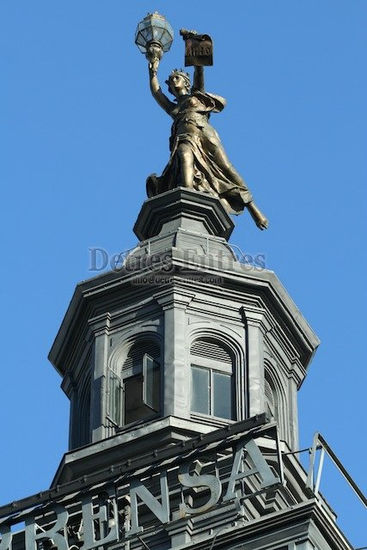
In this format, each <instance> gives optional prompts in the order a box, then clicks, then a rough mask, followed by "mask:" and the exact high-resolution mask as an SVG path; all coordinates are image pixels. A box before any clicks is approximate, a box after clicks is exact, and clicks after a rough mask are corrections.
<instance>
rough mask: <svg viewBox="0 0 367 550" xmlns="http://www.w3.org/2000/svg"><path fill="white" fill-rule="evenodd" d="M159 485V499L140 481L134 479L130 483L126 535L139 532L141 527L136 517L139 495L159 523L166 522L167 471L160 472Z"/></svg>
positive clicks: (167, 501) (167, 503)
mask: <svg viewBox="0 0 367 550" xmlns="http://www.w3.org/2000/svg"><path fill="white" fill-rule="evenodd" d="M160 486H161V501H162V503H160V502H159V500H158V499H157V498H156V497H155V496H154V495H152V493H151V492H150V491H148V489H147V488H146V487H145V486H144V485H142V484H141V483H140V481H134V482H132V483H131V488H130V498H131V529H130V530H129V531H127V532H126V535H135V534H136V533H141V532H142V531H143V527H139V518H138V501H137V497H139V498H140V499H141V500H142V501H143V502H144V504H145V505H146V506H148V508H149V510H150V511H151V512H153V514H154V515H155V516H156V518H158V519H159V521H160V522H161V523H168V522H169V518H170V506H169V494H168V483H167V472H162V473H161V474H160Z"/></svg>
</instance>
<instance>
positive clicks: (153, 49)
mask: <svg viewBox="0 0 367 550" xmlns="http://www.w3.org/2000/svg"><path fill="white" fill-rule="evenodd" d="M162 55H163V49H162V47H161V46H159V45H158V44H151V45H150V46H149V47H148V49H147V53H146V54H145V56H146V58H147V59H148V61H149V69H151V70H152V71H154V72H156V71H157V70H158V66H159V62H160V60H161V59H162Z"/></svg>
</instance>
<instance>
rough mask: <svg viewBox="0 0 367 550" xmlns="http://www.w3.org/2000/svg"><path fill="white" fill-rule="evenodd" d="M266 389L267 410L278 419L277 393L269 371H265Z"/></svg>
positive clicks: (272, 416) (273, 417)
mask: <svg viewBox="0 0 367 550" xmlns="http://www.w3.org/2000/svg"><path fill="white" fill-rule="evenodd" d="M264 390H265V406H266V412H267V413H268V415H269V416H270V417H271V418H272V419H274V420H278V400H277V395H276V391H275V389H274V385H273V382H272V380H271V378H270V376H269V374H268V372H267V371H265V380H264Z"/></svg>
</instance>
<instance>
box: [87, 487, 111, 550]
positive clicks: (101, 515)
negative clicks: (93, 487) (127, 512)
mask: <svg viewBox="0 0 367 550" xmlns="http://www.w3.org/2000/svg"><path fill="white" fill-rule="evenodd" d="M106 496H107V495H106ZM108 505H110V506H112V509H113V514H112V517H111V513H110V514H108V513H107V506H108ZM82 513H83V527H84V544H83V546H82V547H81V550H90V549H91V548H95V547H96V546H103V545H104V544H107V543H108V542H113V541H117V540H118V538H119V531H118V511H117V505H116V500H115V499H109V498H108V497H107V502H106V503H104V504H100V505H99V510H98V512H97V513H94V512H93V501H92V496H91V495H86V496H85V497H84V498H83V502H82ZM109 519H114V523H113V525H112V526H109V522H108V520H109ZM95 521H98V523H99V533H100V538H99V539H98V540H96V538H95V529H94V522H95Z"/></svg>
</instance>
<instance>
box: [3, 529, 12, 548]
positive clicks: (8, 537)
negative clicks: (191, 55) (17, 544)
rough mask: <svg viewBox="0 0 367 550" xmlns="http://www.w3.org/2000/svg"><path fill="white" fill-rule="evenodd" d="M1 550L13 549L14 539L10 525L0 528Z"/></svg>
mask: <svg viewBox="0 0 367 550" xmlns="http://www.w3.org/2000/svg"><path fill="white" fill-rule="evenodd" d="M0 535H1V539H0V550H9V549H10V548H11V541H12V538H13V535H12V532H11V530H10V526H9V525H3V526H2V527H1V526H0Z"/></svg>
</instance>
